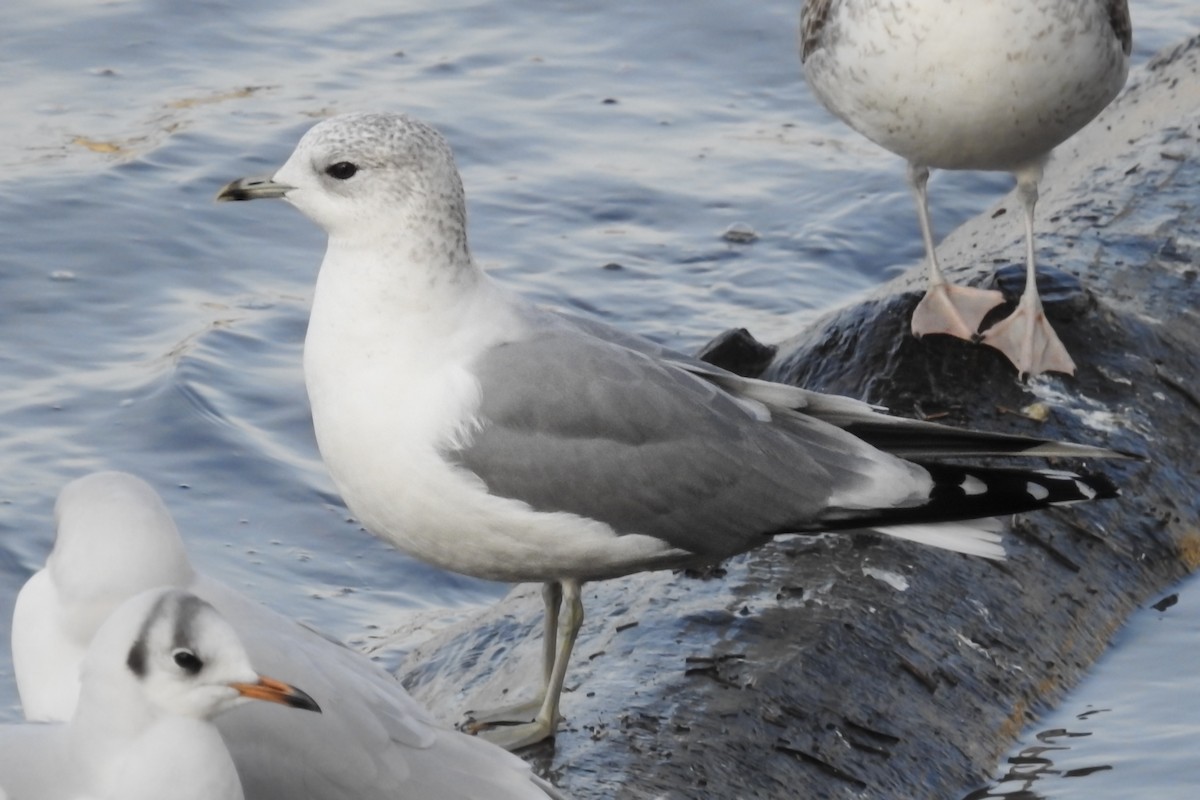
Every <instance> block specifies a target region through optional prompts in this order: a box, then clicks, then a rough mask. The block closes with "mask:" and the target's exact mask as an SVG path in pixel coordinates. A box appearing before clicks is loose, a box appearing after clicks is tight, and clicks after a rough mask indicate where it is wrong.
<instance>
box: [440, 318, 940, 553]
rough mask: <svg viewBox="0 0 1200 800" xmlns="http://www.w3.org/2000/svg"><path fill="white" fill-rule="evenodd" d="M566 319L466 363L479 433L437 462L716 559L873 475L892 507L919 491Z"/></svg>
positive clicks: (907, 470) (865, 492)
mask: <svg viewBox="0 0 1200 800" xmlns="http://www.w3.org/2000/svg"><path fill="white" fill-rule="evenodd" d="M567 322H568V324H565V325H564V324H559V325H555V326H545V327H539V328H538V331H537V335H536V337H534V338H531V339H528V340H522V341H516V342H510V343H506V344H502V345H500V346H497V347H495V348H493V349H492V350H490V351H488V352H487V353H486V354H485V355H484V357H482V358H481V359H480V361H479V363H478V364H477V365H476V367H475V371H476V375H477V377H478V379H479V381H480V385H481V389H482V391H481V395H482V404H481V407H480V409H479V414H478V416H479V422H480V429H479V431H478V433H477V434H476V435H475V436H474V437H473V439H472V441H471V442H469V443H468V444H467V445H465V446H464V447H463V448H461V449H460V450H457V451H455V452H454V453H451V454H449V455H451V457H453V458H455V459H456V460H458V461H459V462H460V463H461V464H463V465H464V466H465V467H467V468H468V469H470V470H472V471H473V472H475V473H476V474H477V475H479V476H480V477H481V478H482V479H483V480H484V482H485V483H486V484H487V486H488V489H489V491H491V492H492V493H493V494H497V495H501V496H505V497H510V498H514V499H519V500H522V501H524V502H526V503H528V504H530V505H531V506H532V507H534V508H535V509H538V510H543V511H568V512H571V513H575V514H579V515H581V516H585V517H590V518H592V519H597V520H601V521H603V522H605V523H607V524H609V525H611V526H612V527H613V528H614V529H615V530H617V531H618V532H619V533H622V534H626V533H641V534H647V535H650V536H654V537H657V538H659V539H662V540H664V541H666V542H668V543H670V544H671V545H672V546H674V547H678V548H682V549H685V550H688V551H690V552H694V553H702V554H705V555H716V556H721V555H728V554H730V553H733V552H737V551H739V550H742V549H745V548H747V547H751V546H753V545H755V544H757V543H759V541H760V540H761V537H762V536H765V535H769V534H774V533H780V532H783V531H788V530H808V529H813V527H814V523H815V522H817V521H818V520H820V519H822V518H823V517H825V516H826V515H827V514H828V513H829V512H830V511H831V507H830V505H831V499H832V498H834V497H839V498H851V499H852V500H853V499H856V498H857V499H861V500H862V502H863V503H864V504H865V505H870V504H871V500H872V498H873V497H875V496H877V495H878V494H879V490H878V489H876V488H875V487H874V486H873V483H874V481H875V480H876V479H877V478H878V477H879V475H880V472H881V470H890V471H891V472H892V473H894V474H892V475H891V477H892V478H893V479H894V480H895V481H896V484H894V485H892V486H890V487H888V488H887V490H886V493H887V495H888V496H890V497H894V496H896V495H897V493H900V494H903V491H904V489H903V486H901V487H900V488H899V489H897V486H898V485H900V484H903V483H904V482H906V481H910V482H911V483H912V484H913V489H914V492H915V491H916V486H917V484H919V483H920V481H921V478H920V476H921V475H923V471H921V470H919V468H916V467H913V466H911V465H908V464H905V463H903V462H900V461H898V460H896V459H892V458H890V457H889V456H886V455H885V454H883V453H880V452H879V451H877V450H875V449H874V448H872V447H870V446H868V445H866V444H865V443H863V442H861V441H859V440H858V439H856V438H854V437H852V436H850V435H848V434H846V433H845V432H843V431H841V430H840V429H838V428H836V427H834V426H831V425H828V424H826V423H823V422H821V421H819V420H815V419H810V418H804V417H800V416H799V415H794V416H795V419H794V420H791V421H790V422H789V424H788V425H787V426H786V428H785V427H782V426H779V425H777V424H773V423H772V421H771V412H770V410H769V409H768V408H767V407H766V406H765V405H763V404H761V403H759V402H757V401H753V400H747V399H742V398H737V397H735V396H734V395H731V394H729V393H728V392H726V391H724V390H723V389H722V388H721V387H719V386H717V385H715V384H713V383H712V382H710V381H708V380H705V379H704V378H703V377H701V376H698V375H696V374H693V373H692V372H690V371H689V370H687V369H685V368H684V367H683V366H681V365H678V364H674V363H672V362H670V361H664V360H660V359H658V358H655V357H653V356H652V355H649V354H647V353H646V352H641V351H640V350H638V349H631V348H630V347H626V346H623V345H622V343H618V342H614V341H606V340H603V339H599V338H596V337H595V336H593V335H588V334H589V333H590V331H589V332H581V331H579V330H578V329H576V328H575V327H574V325H573V324H571V323H572V321H567ZM619 338H622V339H624V338H627V337H624V336H621V337H619ZM785 413H789V414H790V413H791V412H785ZM910 502H919V500H918V498H917V497H915V496H914V497H913V498H912V500H910ZM852 504H854V503H852Z"/></svg>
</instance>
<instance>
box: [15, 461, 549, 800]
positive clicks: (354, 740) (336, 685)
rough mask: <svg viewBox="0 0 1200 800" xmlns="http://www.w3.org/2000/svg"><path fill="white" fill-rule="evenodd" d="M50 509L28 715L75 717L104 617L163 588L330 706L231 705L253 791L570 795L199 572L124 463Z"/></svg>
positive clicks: (368, 666) (231, 723)
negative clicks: (308, 711)
mask: <svg viewBox="0 0 1200 800" xmlns="http://www.w3.org/2000/svg"><path fill="white" fill-rule="evenodd" d="M55 518H56V521H57V529H58V530H57V536H56V539H55V543H54V549H53V551H51V553H50V555H49V557H48V558H47V559H46V566H45V568H44V569H42V570H40V571H39V572H37V573H36V574H34V575H33V576H32V577H31V578H30V579H29V580H28V581H27V582H26V584H25V586H24V587H23V588H22V589H21V592H20V594H19V595H18V597H17V603H16V609H15V611H14V614H13V625H12V639H13V668H14V671H15V673H16V678H17V688H18V691H19V692H20V695H21V703H22V706H23V707H24V709H25V714H26V717H27V718H28V719H33V720H64V719H68V718H70V716H71V714H72V713H73V711H74V709H75V704H76V698H77V695H78V691H79V685H80V679H79V665H80V663H81V661H82V657H83V653H84V652H86V651H87V650H88V648H89V646H90V643H91V640H92V637H93V636H94V635H95V633H96V630H97V629H98V628H99V627H100V624H101V622H102V621H103V620H104V619H105V618H106V617H107V616H108V614H109V613H110V612H111V611H112V609H113V608H115V607H116V606H117V605H118V604H120V603H121V602H122V601H124V600H125V599H126V598H128V597H130V596H132V595H134V594H136V593H137V592H139V591H142V590H144V589H147V588H149V587H154V586H163V585H169V586H174V587H178V588H181V589H186V590H187V591H189V592H193V593H195V594H196V595H198V596H199V597H202V598H204V599H205V600H206V601H207V602H209V603H211V604H212V605H213V606H215V607H216V609H217V610H218V611H220V612H221V614H222V615H224V617H225V618H226V619H227V620H229V622H230V624H232V625H233V627H234V628H235V629H236V631H237V633H238V634H239V635H240V637H241V639H242V641H243V643H244V644H245V646H246V649H247V651H249V653H250V657H251V659H252V660H253V663H254V664H255V665H256V666H258V667H260V668H262V669H265V670H268V671H277V672H280V673H285V674H287V675H288V676H289V678H291V679H293V680H295V681H296V682H297V683H298V684H300V685H302V686H304V687H305V688H306V690H308V691H309V692H311V693H312V694H313V696H315V697H316V698H317V700H318V701H319V702H320V703H321V705H322V707H323V709H324V713H323V714H321V715H320V716H316V715H302V716H301V718H297V715H295V714H288V713H286V712H284V711H283V710H282V709H279V710H276V709H273V708H250V709H244V710H243V709H237V710H235V711H233V712H232V713H230V714H226V715H223V716H222V717H220V719H218V720H217V727H218V728H219V729H220V731H221V733H222V735H223V736H224V737H225V741H227V742H228V743H229V749H230V752H231V754H232V756H233V759H234V761H235V763H236V764H237V769H238V773H239V774H240V775H241V780H242V786H243V788H244V789H245V793H246V797H247V798H249V800H384V799H385V798H386V799H387V800H395V798H398V797H421V798H426V797H428V798H438V800H475V798H485V797H486V798H489V800H493V799H494V800H518V799H520V800H546V798H547V797H562V795H561V794H559V793H558V791H557V790H555V789H554V788H553V787H552V786H550V784H548V783H546V782H545V781H543V780H542V779H541V778H538V777H537V776H535V775H533V774H532V772H531V771H530V768H529V765H528V764H526V763H525V762H524V761H522V760H521V759H519V758H517V757H516V756H513V755H511V754H510V753H507V752H505V751H504V750H502V749H501V748H499V747H496V746H495V745H492V744H490V743H488V742H485V741H481V740H479V739H478V738H476V737H473V736H468V735H466V734H464V733H459V732H457V731H453V730H450V729H447V728H446V727H445V726H443V725H441V724H440V723H438V722H436V721H434V719H433V718H432V716H431V715H430V714H429V713H428V712H427V711H426V710H425V709H424V708H423V707H422V706H420V705H419V704H418V703H417V702H416V701H415V700H413V699H412V698H411V697H410V696H409V695H408V693H407V692H405V691H404V688H403V687H402V686H401V685H400V683H399V682H398V681H396V680H395V679H394V678H393V677H392V676H391V675H389V674H388V673H387V672H385V671H384V670H382V669H381V668H379V667H378V666H377V665H375V664H373V663H372V662H371V661H370V660H369V659H367V658H366V657H365V656H362V655H360V654H358V653H355V652H353V651H352V650H349V649H348V648H346V647H343V646H341V645H339V644H336V643H335V642H332V641H330V640H328V639H326V638H324V637H323V636H321V635H319V634H316V633H314V632H313V631H311V630H309V629H308V628H305V627H304V626H302V625H300V624H298V623H296V622H295V621H293V620H291V619H288V618H287V617H284V616H282V615H280V614H277V613H275V612H273V611H271V610H270V609H268V608H266V607H265V606H263V605H261V604H259V603H256V602H254V601H253V600H251V599H249V598H247V597H245V596H244V595H242V594H240V593H238V592H236V591H234V590H233V589H230V588H229V587H227V586H225V585H224V584H221V583H219V582H217V581H215V580H212V579H210V578H208V577H206V576H204V575H200V574H197V573H196V572H195V571H194V570H193V569H192V566H191V564H190V562H189V561H188V558H187V554H186V552H185V551H184V546H183V541H182V539H181V538H180V536H179V532H178V530H177V528H176V526H175V522H174V520H172V518H171V515H170V513H169V512H168V511H167V508H166V506H165V505H164V504H163V502H162V499H161V498H160V497H159V496H158V494H157V493H156V492H155V491H154V490H153V489H152V488H151V487H150V486H149V485H148V484H146V483H145V481H142V480H141V479H139V478H136V477H134V476H133V475H129V474H127V473H122V472H98V473H93V474H91V475H87V476H84V477H82V478H79V479H77V480H75V481H72V482H71V483H70V484H68V485H67V486H66V487H64V488H63V490H62V492H61V493H60V494H59V498H58V503H57V505H56V507H55ZM16 800H23V799H22V798H19V797H18V798H16Z"/></svg>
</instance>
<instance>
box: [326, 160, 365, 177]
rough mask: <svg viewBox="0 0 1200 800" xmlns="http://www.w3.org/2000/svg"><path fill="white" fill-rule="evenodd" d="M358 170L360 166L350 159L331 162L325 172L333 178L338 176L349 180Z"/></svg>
mask: <svg viewBox="0 0 1200 800" xmlns="http://www.w3.org/2000/svg"><path fill="white" fill-rule="evenodd" d="M356 172H358V166H357V165H356V164H352V163H350V162H349V161H339V162H337V163H336V164H330V165H329V166H328V167H326V168H325V174H326V175H328V176H329V177H331V178H337V179H338V180H339V181H345V180H349V179H350V178H353V177H354V173H356Z"/></svg>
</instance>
